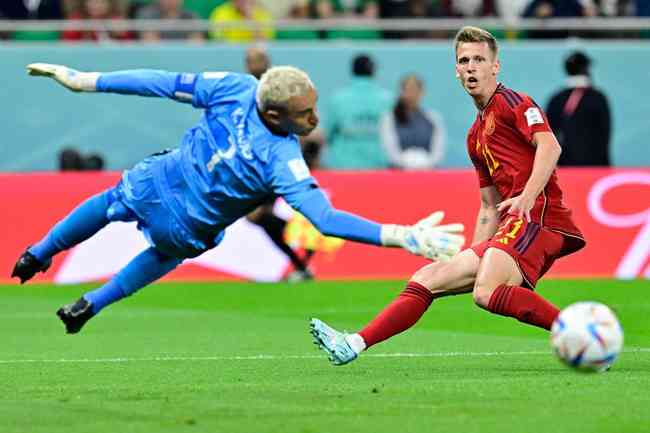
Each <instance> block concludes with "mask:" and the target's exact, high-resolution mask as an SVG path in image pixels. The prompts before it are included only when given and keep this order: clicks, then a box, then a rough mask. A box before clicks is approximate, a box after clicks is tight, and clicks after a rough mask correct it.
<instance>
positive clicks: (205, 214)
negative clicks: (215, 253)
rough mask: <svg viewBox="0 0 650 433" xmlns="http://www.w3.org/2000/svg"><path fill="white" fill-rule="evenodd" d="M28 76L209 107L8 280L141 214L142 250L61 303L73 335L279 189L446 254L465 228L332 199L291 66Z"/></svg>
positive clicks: (425, 252)
mask: <svg viewBox="0 0 650 433" xmlns="http://www.w3.org/2000/svg"><path fill="white" fill-rule="evenodd" d="M27 70H28V72H29V74H30V75H33V76H43V77H49V78H52V79H53V80H54V81H56V82H57V83H59V84H60V85H62V86H64V87H65V88H66V89H68V90H71V91H75V92H91V93H117V94H123V95H139V96H146V97H153V96H158V97H164V98H169V99H172V100H175V101H177V102H181V103H185V104H188V105H189V104H191V106H192V107H195V108H197V109H202V110H204V113H203V116H202V117H201V118H200V120H199V121H198V123H197V124H195V125H193V126H192V127H191V128H190V129H189V130H188V131H187V132H186V133H185V134H184V135H183V138H182V140H181V143H180V145H179V147H177V148H175V149H173V150H169V151H165V152H160V153H158V154H154V155H152V156H150V157H148V158H145V159H144V160H142V161H140V162H139V163H138V164H136V166H135V167H133V168H131V169H128V170H125V171H124V172H123V173H122V178H121V179H120V181H118V182H117V183H116V184H115V185H113V186H111V187H109V188H107V189H105V190H104V191H102V192H100V193H98V194H95V195H94V196H92V197H89V198H87V199H86V200H84V201H83V202H82V203H80V204H79V206H77V207H76V208H75V209H73V210H72V211H71V212H70V213H68V214H67V215H66V216H65V217H64V218H63V219H62V220H60V221H59V222H58V223H57V224H55V225H54V226H53V227H52V228H51V229H50V230H49V231H48V233H47V234H45V236H44V237H43V238H42V239H40V240H39V241H38V242H36V243H33V244H31V246H29V247H28V248H26V249H25V251H24V252H23V253H22V254H21V255H20V257H19V258H18V260H17V261H16V264H15V265H14V269H13V271H12V274H11V276H12V278H13V277H17V278H19V279H20V282H21V283H24V282H26V281H28V280H30V279H31V278H32V277H33V276H34V275H35V274H36V273H37V272H45V271H46V270H47V269H48V268H49V267H50V265H51V264H52V258H53V257H54V256H55V255H57V254H58V253H60V252H62V251H64V250H67V249H69V248H72V247H74V246H75V245H77V244H79V243H81V242H83V241H84V240H86V239H88V238H90V237H91V236H93V235H94V234H95V233H97V232H98V231H100V230H101V229H102V228H104V227H105V226H107V225H108V224H110V223H112V222H117V221H121V222H137V228H138V229H139V230H140V231H141V232H142V234H143V236H144V237H145V239H146V240H147V242H148V243H149V247H147V248H146V249H144V250H143V251H142V252H141V253H140V254H138V255H137V256H136V257H134V258H133V259H131V261H130V262H129V263H128V264H127V265H126V266H125V267H124V268H123V269H122V270H120V271H119V272H118V273H117V274H116V275H114V276H113V277H112V278H111V279H110V280H109V281H107V282H106V283H105V284H103V285H101V287H99V288H97V289H96V290H92V291H90V292H87V293H85V294H84V295H83V296H82V297H80V298H79V299H77V300H76V301H75V302H72V303H70V304H67V305H64V306H62V307H61V308H59V309H58V310H57V316H58V317H59V319H61V321H62V322H63V324H64V325H65V328H66V331H67V332H68V333H70V334H74V333H77V332H79V331H80V330H81V328H82V327H83V326H84V325H85V323H86V322H87V321H88V320H90V319H91V318H92V317H94V316H96V315H97V314H98V313H99V312H100V311H101V310H103V309H104V308H106V307H107V306H109V305H111V304H113V303H115V302H117V301H119V300H120V299H123V298H126V297H128V296H130V295H132V294H134V293H135V292H137V291H138V290H140V289H141V288H143V287H145V286H147V285H149V284H150V283H152V282H154V281H156V280H158V279H159V278H161V277H163V276H164V275H166V274H168V273H169V272H171V271H172V270H173V269H175V268H176V267H177V266H179V265H180V264H181V263H182V262H183V261H184V260H185V259H188V258H192V257H197V256H199V255H201V254H203V253H204V252H206V251H208V250H210V249H212V248H215V247H216V246H217V245H219V244H220V243H221V241H222V240H223V238H224V235H225V230H226V228H227V227H228V226H230V225H231V224H233V223H234V222H235V221H237V220H239V219H240V218H241V217H243V216H245V215H246V214H248V213H249V212H250V211H251V210H252V209H255V208H256V207H258V206H259V205H261V204H263V203H265V202H266V201H267V200H268V199H269V197H272V196H281V197H283V198H284V200H285V201H286V202H287V203H288V204H289V205H290V206H291V207H292V208H294V209H295V210H297V211H298V212H300V213H301V214H303V215H304V216H305V217H306V218H307V219H308V220H309V221H310V222H311V223H312V224H313V225H314V227H316V228H317V229H318V230H319V231H320V232H321V233H323V234H326V235H329V236H334V237H339V238H343V239H348V240H351V241H355V242H361V243H367V244H371V245H377V246H384V247H400V248H403V249H405V250H407V251H409V252H411V253H413V254H418V255H422V256H424V257H427V258H429V259H432V260H433V259H435V260H447V259H450V258H451V257H452V256H453V255H454V254H456V253H457V252H458V251H459V250H460V247H461V246H462V244H463V243H464V242H465V238H464V237H463V236H462V235H460V234H457V233H458V232H461V231H462V230H463V227H462V224H451V225H447V226H438V223H439V222H440V221H441V219H442V217H443V215H442V213H441V212H436V213H434V214H432V215H430V216H429V217H427V218H425V219H423V220H421V221H419V222H418V223H416V224H415V225H413V226H405V225H397V224H379V223H377V222H374V221H371V220H368V219H365V218H362V217H360V216H357V215H354V214H352V213H349V212H345V211H341V210H338V209H336V208H334V206H332V204H331V202H330V201H329V199H328V198H327V196H326V195H325V193H324V192H323V191H322V190H321V189H320V187H319V185H318V182H317V181H316V179H315V178H314V177H313V176H312V174H311V172H310V170H309V167H307V163H306V162H305V160H304V158H303V156H302V150H301V148H300V144H299V141H298V136H307V135H309V134H310V133H311V132H312V131H313V130H315V129H316V127H317V126H318V121H319V119H318V111H317V109H316V101H317V99H318V93H317V91H316V88H315V86H314V84H313V82H312V81H311V79H310V78H309V76H308V75H307V74H306V73H305V72H304V71H302V70H300V69H298V68H294V67H291V66H279V67H274V68H270V69H269V70H268V71H267V72H266V73H265V74H264V75H263V76H262V79H261V80H259V81H258V80H257V79H255V78H254V77H252V76H251V75H249V74H238V73H234V72H204V73H198V74H196V73H176V72H167V71H162V70H151V69H136V70H126V71H116V72H107V73H106V72H82V71H77V70H74V69H70V68H68V67H66V66H63V65H52V64H47V63H34V64H30V65H28V66H27Z"/></svg>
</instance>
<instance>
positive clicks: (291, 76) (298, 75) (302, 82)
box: [256, 66, 316, 112]
mask: <svg viewBox="0 0 650 433" xmlns="http://www.w3.org/2000/svg"><path fill="white" fill-rule="evenodd" d="M310 89H316V87H314V83H312V81H311V79H310V78H309V75H307V73H306V72H304V71H302V70H300V69H298V68H295V67H293V66H274V67H272V68H270V69H269V70H268V71H266V72H265V73H264V75H262V78H260V83H259V85H258V86H257V94H256V99H257V107H258V108H259V110H260V111H262V112H264V111H266V110H268V109H269V108H275V109H278V108H279V109H284V110H286V109H287V107H288V103H289V98H291V97H292V96H302V95H304V94H306V93H307V92H308V91H309V90H310Z"/></svg>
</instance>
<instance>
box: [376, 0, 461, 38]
mask: <svg viewBox="0 0 650 433" xmlns="http://www.w3.org/2000/svg"><path fill="white" fill-rule="evenodd" d="M379 16H380V17H381V18H387V19H391V18H441V17H448V16H451V1H450V0H379ZM448 33H449V32H447V31H436V30H435V29H431V30H428V31H422V30H418V31H412V30H409V31H394V30H388V31H384V32H383V34H384V37H385V38H388V39H401V38H433V37H436V38H438V37H442V38H444V37H447V36H448Z"/></svg>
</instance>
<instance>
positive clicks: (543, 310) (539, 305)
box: [487, 284, 560, 330]
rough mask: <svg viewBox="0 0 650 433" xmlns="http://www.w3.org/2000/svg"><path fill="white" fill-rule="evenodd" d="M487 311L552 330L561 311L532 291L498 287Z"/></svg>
mask: <svg viewBox="0 0 650 433" xmlns="http://www.w3.org/2000/svg"><path fill="white" fill-rule="evenodd" d="M487 310H488V311H490V312H492V313H495V314H499V315H501V316H508V317H514V318H515V319H517V320H519V321H520V322H523V323H528V324H529V325H533V326H538V327H540V328H544V329H546V330H550V329H551V325H552V324H553V320H555V318H556V317H557V316H558V314H559V313H560V310H559V309H558V308H557V307H556V306H555V305H553V304H551V303H550V302H548V301H547V300H546V299H544V298H542V297H541V296H540V295H538V294H537V293H535V292H534V291H532V290H529V289H526V288H524V287H519V286H507V285H505V284H502V285H500V286H498V287H497V288H496V289H495V290H494V292H492V295H491V297H490V301H489V303H488V305H487Z"/></svg>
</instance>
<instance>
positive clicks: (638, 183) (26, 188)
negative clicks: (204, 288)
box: [0, 169, 650, 283]
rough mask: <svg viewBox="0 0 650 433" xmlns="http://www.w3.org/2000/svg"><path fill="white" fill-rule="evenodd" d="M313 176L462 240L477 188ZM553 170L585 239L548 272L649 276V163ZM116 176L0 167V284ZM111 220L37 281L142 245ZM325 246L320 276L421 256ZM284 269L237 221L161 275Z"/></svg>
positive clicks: (238, 274)
mask: <svg viewBox="0 0 650 433" xmlns="http://www.w3.org/2000/svg"><path fill="white" fill-rule="evenodd" d="M315 175H316V177H317V178H318V180H319V182H320V184H321V186H322V187H323V189H325V190H326V191H327V193H328V194H329V196H330V198H331V200H332V202H333V203H334V205H335V206H336V207H337V208H339V209H343V210H347V211H351V212H355V213H358V214H360V215H362V216H365V217H367V218H370V219H373V220H376V221H378V222H387V223H403V224H409V223H413V222H415V221H417V220H418V219H420V218H422V217H424V216H426V215H428V214H429V213H431V212H432V211H434V210H438V209H441V210H444V211H445V213H446V218H445V220H446V221H449V222H456V221H460V222H463V223H464V224H465V226H466V234H467V237H468V239H469V238H471V234H472V233H473V228H474V222H475V218H476V212H477V210H478V205H479V193H478V185H477V180H476V177H475V175H474V173H473V171H471V170H440V171H435V172H400V171H375V172H334V171H323V172H317V173H316V174H315ZM559 177H560V183H561V185H562V187H563V189H564V192H565V200H566V203H567V204H568V206H569V207H570V208H571V209H572V210H573V212H574V217H575V220H576V222H577V224H578V226H579V227H580V229H581V230H582V231H583V233H584V235H585V237H586V239H587V246H586V247H585V248H584V249H583V250H582V251H580V252H578V253H576V254H574V255H571V256H569V257H567V258H564V259H561V260H559V261H558V262H556V264H555V265H554V266H553V268H552V269H551V271H550V273H549V275H550V276H552V277H578V276H591V277H618V278H636V277H642V278H643V277H645V278H650V169H629V170H627V169H562V170H560V172H559ZM118 180H119V174H118V173H88V172H86V173H83V172H82V173H38V174H0V194H1V195H2V202H3V209H2V212H0V233H1V235H2V236H1V239H2V245H3V248H2V249H0V270H2V272H1V273H0V282H9V281H10V279H9V274H10V272H11V268H12V266H13V264H14V262H15V260H16V258H17V257H18V256H19V255H20V253H21V252H22V251H23V250H24V248H25V247H26V246H27V245H29V244H31V243H34V242H36V241H37V240H39V239H40V238H41V237H42V236H43V235H44V234H45V233H46V232H47V230H48V229H49V228H50V227H51V226H52V225H53V224H54V223H56V221H58V220H59V219H60V218H62V217H63V216H65V215H66V213H67V212H69V211H70V210H71V209H72V208H73V207H74V206H75V205H76V204H78V203H79V202H80V201H82V200H83V199H84V198H86V197H88V196H89V195H91V194H93V193H96V192H99V191H101V190H103V189H104V188H107V187H110V186H111V185H113V184H115V183H116V182H117V181H118ZM285 211H286V210H285ZM285 213H286V212H285ZM287 215H288V216H289V218H295V216H291V214H287ZM111 226H115V225H114V224H112V225H110V226H109V227H107V228H105V229H104V230H103V231H102V232H100V233H99V234H98V235H96V236H95V237H93V238H91V239H90V240H88V241H86V242H85V243H83V244H81V245H79V246H78V247H76V248H74V249H72V250H70V251H67V252H64V253H61V254H59V255H58V256H57V258H56V259H55V261H54V264H53V266H52V268H51V269H50V270H49V271H48V272H47V273H46V274H44V275H39V276H38V277H37V278H36V280H41V281H43V280H46V281H56V282H62V283H66V282H81V281H89V280H97V279H106V278H108V277H110V275H112V274H113V273H115V272H116V271H117V270H119V269H120V268H121V267H122V266H123V265H124V264H125V263H126V262H127V261H128V260H129V259H130V257H133V256H134V255H135V254H137V252H138V251H139V250H141V249H143V248H145V247H146V243H145V241H144V240H143V239H142V236H141V235H140V234H139V233H138V232H137V230H136V229H135V227H134V226H133V225H132V224H121V225H120V226H116V227H111ZM308 234H309V233H308ZM323 245H325V244H323ZM324 249H326V250H327V251H326V252H325V251H324V252H321V253H317V254H316V257H315V258H314V260H313V261H312V263H313V267H314V269H315V272H316V276H317V278H319V279H365V278H397V279H407V278H408V277H409V276H410V275H411V274H412V273H413V272H414V271H415V270H417V269H418V268H419V267H420V266H422V265H423V264H425V263H426V261H425V260H424V259H422V258H419V257H414V256H411V255H409V254H407V253H405V252H404V251H402V250H399V249H386V248H378V247H374V246H368V245H361V244H355V243H353V242H343V243H340V242H330V243H326V247H324ZM289 268H290V265H289V264H288V262H287V260H286V258H284V257H283V256H282V255H281V254H280V253H279V252H278V251H277V249H275V248H274V247H273V245H272V244H271V243H270V241H268V239H265V238H264V236H263V234H262V232H261V231H260V230H259V229H258V228H256V227H253V226H252V225H250V224H248V223H247V222H246V221H241V222H238V223H236V224H235V225H234V226H233V227H232V228H231V229H229V230H228V231H227V234H226V239H225V240H224V243H223V244H222V245H220V246H219V247H218V248H216V249H215V250H214V251H213V252H209V253H206V254H204V256H202V257H200V258H198V259H194V260H192V261H189V262H187V263H185V264H184V265H183V266H181V267H180V268H178V269H177V270H176V271H174V272H173V273H171V274H170V275H169V276H168V277H167V278H169V279H176V280H197V279H205V280H218V279H240V278H244V279H254V280H260V281H274V280H278V279H280V278H282V276H283V275H286V273H287V272H288V271H289V270H290V269H289Z"/></svg>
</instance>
